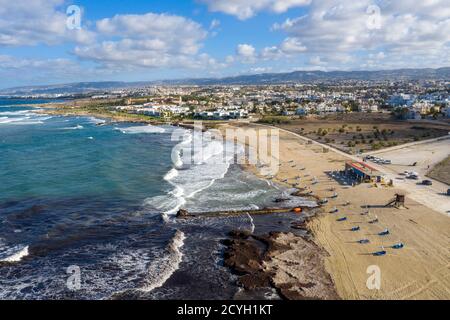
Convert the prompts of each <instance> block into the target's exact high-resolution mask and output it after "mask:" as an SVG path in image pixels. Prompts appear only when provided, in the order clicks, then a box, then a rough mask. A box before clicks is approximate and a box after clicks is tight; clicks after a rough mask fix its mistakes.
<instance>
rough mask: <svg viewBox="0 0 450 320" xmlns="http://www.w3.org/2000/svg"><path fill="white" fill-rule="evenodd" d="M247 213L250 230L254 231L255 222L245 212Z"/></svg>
mask: <svg viewBox="0 0 450 320" xmlns="http://www.w3.org/2000/svg"><path fill="white" fill-rule="evenodd" d="M247 215H248V218H249V219H250V232H251V233H254V232H255V223H254V221H253V217H252V216H251V215H250V214H249V213H247Z"/></svg>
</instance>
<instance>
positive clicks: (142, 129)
mask: <svg viewBox="0 0 450 320" xmlns="http://www.w3.org/2000/svg"><path fill="white" fill-rule="evenodd" d="M119 130H120V131H122V133H128V134H137V133H164V132H166V130H165V129H164V128H161V127H156V126H151V125H148V126H134V127H128V128H122V129H119Z"/></svg>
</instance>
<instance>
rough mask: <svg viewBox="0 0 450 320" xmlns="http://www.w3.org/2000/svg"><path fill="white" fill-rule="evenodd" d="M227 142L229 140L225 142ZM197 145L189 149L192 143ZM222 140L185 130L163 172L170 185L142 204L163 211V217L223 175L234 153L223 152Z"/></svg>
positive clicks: (176, 209) (172, 212)
mask: <svg viewBox="0 0 450 320" xmlns="http://www.w3.org/2000/svg"><path fill="white" fill-rule="evenodd" d="M225 143H228V142H225ZM193 145H194V146H198V148H195V149H194V150H192V149H193V148H192V146H193ZM224 147H225V145H224V143H222V142H219V141H215V140H212V139H204V137H202V135H201V133H198V132H191V131H188V130H186V132H185V133H184V134H183V140H182V141H181V142H180V143H179V144H178V145H177V146H176V147H175V148H174V150H173V152H172V160H173V162H174V167H175V168H173V169H171V170H170V171H169V172H168V173H167V174H166V176H165V178H164V179H165V180H166V181H167V182H169V183H170V184H171V185H172V186H173V189H172V190H170V191H169V192H168V193H167V194H166V195H164V196H157V197H153V198H149V199H146V201H145V204H147V205H149V206H152V207H154V208H156V209H158V210H161V212H162V213H163V218H164V220H168V217H169V216H171V215H174V214H175V213H176V212H177V211H178V210H179V209H180V208H182V207H183V206H184V205H185V204H186V201H187V199H190V198H193V197H194V196H195V195H196V194H198V193H199V192H202V191H204V190H206V189H208V188H209V187H211V186H212V185H213V184H214V183H215V182H216V181H217V180H219V179H223V178H224V177H225V175H226V173H227V172H228V170H229V167H230V164H231V161H232V160H233V158H234V153H232V152H229V153H225V152H224V151H225V150H232V148H224Z"/></svg>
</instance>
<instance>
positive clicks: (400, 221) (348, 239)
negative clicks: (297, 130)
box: [241, 125, 450, 299]
mask: <svg viewBox="0 0 450 320" xmlns="http://www.w3.org/2000/svg"><path fill="white" fill-rule="evenodd" d="M250 127H251V128H253V129H256V130H259V129H261V128H262V129H264V127H261V126H251V125H245V127H244V128H250ZM241 142H242V141H241ZM279 154H280V156H279V161H280V164H281V165H280V167H279V171H278V172H277V173H276V174H275V175H274V177H273V181H274V182H276V183H280V184H285V185H289V186H292V185H293V184H294V183H297V182H298V180H297V179H295V178H296V177H297V176H300V180H299V182H300V184H299V185H298V186H297V187H299V188H306V189H307V190H311V191H313V193H314V194H315V195H317V196H319V197H321V198H328V201H329V202H328V204H326V205H325V206H323V210H322V213H321V214H319V215H318V217H316V218H314V219H312V220H311V221H310V222H309V224H308V226H309V228H310V230H311V232H312V234H313V240H314V242H315V243H316V244H317V245H318V246H319V247H320V248H323V249H324V250H325V251H326V252H327V253H328V254H327V255H326V257H325V258H324V263H325V268H326V271H327V272H328V273H329V274H330V276H331V279H332V281H333V283H334V285H335V288H336V291H337V293H338V295H339V297H341V298H343V299H450V251H449V249H450V233H449V231H450V219H449V218H448V217H447V216H445V215H443V214H441V213H438V212H435V211H433V210H431V209H429V208H428V207H425V206H423V205H421V204H419V203H417V202H414V201H412V200H411V199H409V198H408V194H407V193H406V207H407V208H408V209H396V208H393V207H384V205H385V204H386V203H388V202H389V200H391V199H392V198H393V197H394V196H395V194H396V193H397V192H399V193H405V192H404V191H402V190H396V189H395V188H393V187H385V186H381V185H378V186H374V185H371V184H361V185H357V186H355V187H352V186H349V185H345V184H344V183H343V182H344V181H342V180H339V179H336V178H333V177H332V176H330V174H329V173H330V172H332V171H338V170H342V169H343V168H344V163H345V161H346V160H348V159H347V158H346V157H345V156H344V155H342V154H337V153H335V152H333V151H331V150H330V151H329V152H326V153H324V152H323V148H322V147H321V146H317V145H315V144H307V143H306V142H305V141H304V140H302V139H301V138H299V137H297V136H295V135H293V134H290V133H287V132H280V152H279ZM273 156H276V155H273ZM249 169H250V170H252V171H253V172H255V173H256V174H258V169H257V168H256V167H254V166H251V167H249ZM301 169H304V170H301ZM266 178H267V177H266ZM286 179H287V181H286ZM314 180H315V181H317V183H314ZM334 192H336V193H337V194H338V197H337V198H336V199H331V198H330V197H331V196H332V195H333V193H334ZM367 205H370V206H372V207H371V208H370V209H369V214H368V215H362V213H364V212H365V211H366V209H365V207H366V206H367ZM335 207H336V208H337V209H338V210H339V212H338V213H330V211H332V209H334V208H335ZM344 216H345V217H347V221H343V222H338V221H337V219H338V218H341V217H344ZM376 218H378V220H379V222H378V223H374V224H370V223H369V221H371V220H374V219H376ZM354 226H359V227H360V230H359V231H356V232H352V231H350V229H351V228H352V227H354ZM386 228H388V229H389V231H390V234H389V235H387V236H379V235H378V233H379V232H381V231H382V230H384V229H386ZM361 239H369V240H370V243H368V244H360V243H357V241H358V240H361ZM291 240H293V239H291ZM398 242H402V243H404V244H405V247H404V248H403V249H392V248H390V247H391V246H392V245H394V244H395V243H398ZM290 245H291V248H292V249H293V250H294V252H296V254H291V255H290V258H289V261H288V262H287V261H283V259H275V260H274V261H276V263H275V262H274V263H275V264H276V265H277V267H278V268H288V267H289V265H292V263H301V261H300V260H302V258H301V255H302V251H301V245H299V246H297V245H296V244H295V241H290ZM382 247H384V249H385V250H386V251H387V254H386V255H385V256H379V257H377V256H374V255H373V254H372V253H374V252H377V251H380V250H382ZM280 257H281V256H280ZM293 261H294V262H293ZM370 266H378V267H379V270H380V271H381V287H380V288H379V289H368V287H367V284H366V283H367V281H368V279H369V277H370V276H371V274H368V273H367V269H368V268H369V267H370ZM290 272H291V274H293V275H294V276H296V277H297V278H299V279H300V278H301V274H300V273H299V272H300V270H295V269H293V270H290ZM299 281H300V280H299Z"/></svg>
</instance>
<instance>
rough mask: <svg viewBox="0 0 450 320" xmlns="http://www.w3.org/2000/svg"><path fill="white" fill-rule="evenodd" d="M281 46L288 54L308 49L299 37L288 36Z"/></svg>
mask: <svg viewBox="0 0 450 320" xmlns="http://www.w3.org/2000/svg"><path fill="white" fill-rule="evenodd" d="M280 48H281V50H282V51H283V52H284V53H286V54H296V53H300V52H305V51H306V50H307V48H306V46H304V45H303V44H302V42H301V41H300V39H298V38H286V39H285V40H284V41H283V43H282V44H281V46H280Z"/></svg>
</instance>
